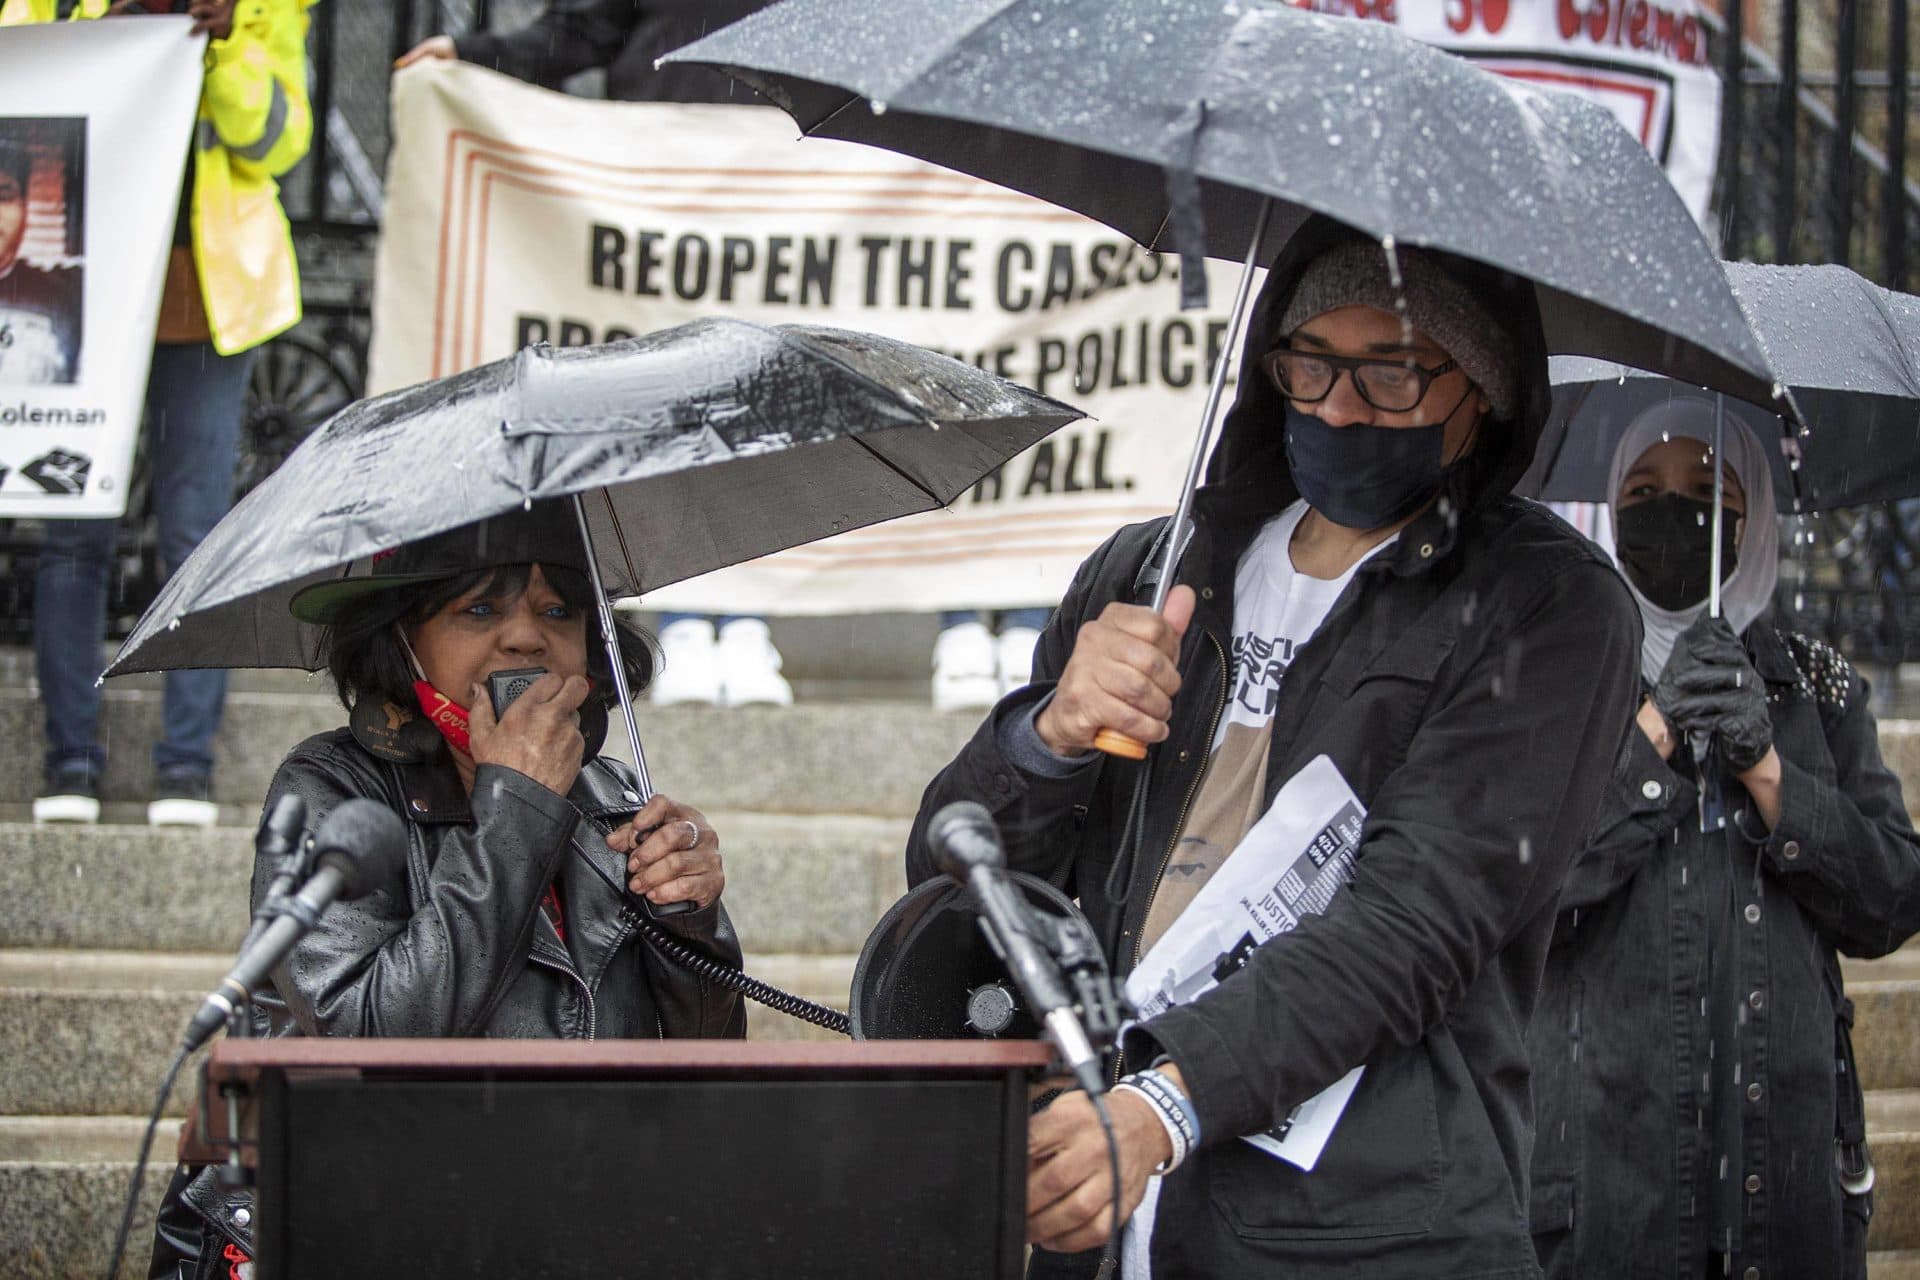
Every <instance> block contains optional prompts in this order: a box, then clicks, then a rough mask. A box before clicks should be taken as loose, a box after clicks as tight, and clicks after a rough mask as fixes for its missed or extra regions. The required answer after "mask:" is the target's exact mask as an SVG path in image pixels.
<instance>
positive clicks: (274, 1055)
mask: <svg viewBox="0 0 1920 1280" xmlns="http://www.w3.org/2000/svg"><path fill="white" fill-rule="evenodd" d="M1051 1057H1052V1050H1051V1049H1050V1048H1049V1046H1048V1045H1047V1044H1046V1043H1045V1042H1044V1041H1039V1040H1003V1041H996V1040H854V1041H807V1040H800V1041H780V1040H772V1041H769V1040H438V1039H430V1040H391V1039H359V1038H350V1037H332V1038H325V1037H314V1038H309V1037H304V1036H284V1037H276V1038H272V1039H260V1040H254V1039H240V1040H222V1041H221V1042H220V1043H218V1044H216V1045H215V1046H214V1047H213V1054H212V1056H211V1057H210V1058H208V1060H207V1066H206V1079H207V1081H208V1082H209V1083H214V1084H218V1083H223V1082H228V1081H250V1080H253V1079H255V1078H257V1077H258V1076H259V1075H260V1073H261V1071H262V1070H288V1071H296V1072H309V1071H312V1072H325V1073H328V1074H333V1073H337V1072H361V1071H374V1072H380V1073H383V1074H398V1075H421V1076H433V1075H473V1074H476V1073H480V1074H492V1073H501V1074H523V1073H539V1074H542V1075H549V1074H553V1075H576V1074H577V1075H582V1076H607V1075H618V1076H646V1075H686V1074H688V1073H693V1074H699V1075H708V1074H711V1075H735V1074H738V1075H753V1074H756V1073H761V1072H776V1073H780V1074H787V1075H791V1074H795V1073H800V1074H812V1073H815V1072H818V1073H820V1074H823V1075H863V1074H870V1073H876V1072H878V1073H885V1074H894V1073H909V1074H922V1073H924V1074H927V1075H979V1074H982V1073H994V1072H999V1071H1008V1070H1022V1069H1028V1068H1032V1069H1038V1068H1041V1067H1044V1066H1046V1065H1047V1063H1048V1062H1049V1061H1050V1060H1051Z"/></svg>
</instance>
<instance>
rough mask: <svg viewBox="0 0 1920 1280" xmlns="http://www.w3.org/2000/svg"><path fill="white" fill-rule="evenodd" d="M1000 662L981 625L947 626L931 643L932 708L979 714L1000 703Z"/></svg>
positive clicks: (987, 632)
mask: <svg viewBox="0 0 1920 1280" xmlns="http://www.w3.org/2000/svg"><path fill="white" fill-rule="evenodd" d="M999 672H1000V660H999V655H998V654H997V653H996V652H995V647H994V643H993V635H992V633H991V632H989V631H988V630H987V628H986V624H985V623H982V622H962V623H960V624H958V625H957V626H951V627H948V628H947V629H946V630H945V631H942V632H941V633H940V638H939V639H937V640H935V641H934V642H933V709H934V710H935V711H979V710H982V709H984V708H986V707H990V706H992V705H993V704H994V703H996V702H998V701H999V700H1000V674H999Z"/></svg>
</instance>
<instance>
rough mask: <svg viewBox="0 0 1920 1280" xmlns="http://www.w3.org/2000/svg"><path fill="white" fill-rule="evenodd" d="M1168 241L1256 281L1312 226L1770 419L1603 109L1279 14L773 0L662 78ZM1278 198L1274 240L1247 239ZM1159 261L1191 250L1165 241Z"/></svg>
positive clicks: (1657, 194)
mask: <svg viewBox="0 0 1920 1280" xmlns="http://www.w3.org/2000/svg"><path fill="white" fill-rule="evenodd" d="M665 61H667V62H697V63H702V64H705V65H708V66H712V67H714V68H715V69H717V70H720V71H724V72H726V73H727V74H729V75H732V76H734V77H735V78H737V79H739V80H741V81H744V82H745V83H747V84H749V85H751V86H752V87H753V88H755V89H757V90H759V91H760V92H761V93H763V94H764V95H766V97H767V98H768V99H769V100H771V101H772V102H774V103H776V104H778V105H779V106H781V107H782V108H784V109H785V110H786V111H787V112H788V113H789V114H790V115H792V116H793V118H794V119H795V121H796V122H798V124H799V125H800V127H801V129H802V130H803V131H804V132H805V133H806V134H808V135H809V136H813V137H827V138H842V139H849V140H852V141H856V142H865V143H870V144H872V145H875V146H880V147H886V148H888V149H890V150H893V151H899V152H902V153H904V154H907V155H912V156H917V157H919V158H921V159H924V160H928V161H931V162H933V163H935V164H939V165H943V166H945V167H947V168H950V169H958V170H961V171H963V172H965V173H969V174H973V175H975V176H977V177H981V178H986V179H988V180H990V181H993V182H997V183H999V184H1001V185H1002V186H1007V187H1012V188H1014V189H1016V190H1019V191H1024V192H1027V193H1029V194H1031V195H1035V196H1038V197H1040V198H1042V199H1044V200H1048V201H1051V202H1052V203H1054V204H1057V205H1060V206H1062V207H1064V208H1068V209H1073V210H1076V211H1078V212H1080V213H1083V214H1086V215H1087V216H1089V217H1092V218H1095V219H1098V220H1099V221H1101V222H1104V223H1106V224H1107V225H1109V226H1112V227H1114V228H1116V229H1117V230H1119V231H1122V232H1124V233H1126V234H1127V235H1130V236H1132V237H1133V238H1134V239H1135V240H1137V241H1139V242H1141V243H1142V244H1147V245H1155V244H1157V243H1164V241H1165V240H1166V236H1165V235H1164V234H1163V232H1164V231H1165V230H1166V229H1167V227H1168V224H1169V220H1170V218H1172V217H1173V202H1172V201H1170V200H1169V198H1168V186H1169V182H1168V179H1167V177H1166V174H1167V173H1168V172H1169V171H1171V172H1173V173H1174V174H1175V175H1176V178H1175V182H1174V185H1175V186H1176V187H1177V186H1178V185H1179V179H1178V176H1177V175H1180V174H1190V175H1192V176H1193V177H1194V178H1195V179H1197V182H1198V189H1199V201H1198V207H1199V210H1200V211H1201V212H1202V213H1203V215H1204V233H1203V235H1204V239H1203V243H1204V251H1205V252H1206V253H1207V254H1210V255H1212V256H1216V257H1225V258H1234V259H1238V258H1241V257H1243V256H1246V255H1247V254H1248V252H1249V245H1250V244H1251V245H1252V252H1253V256H1254V257H1255V259H1256V260H1259V261H1265V260H1267V258H1269V257H1270V256H1271V254H1272V253H1273V252H1274V251H1275V250H1276V249H1277V247H1278V246H1279V244H1280V243H1282V242H1283V241H1284V240H1285V239H1286V238H1287V237H1288V236H1289V235H1291V234H1292V232H1293V231H1294V230H1295V229H1296V228H1297V227H1298V226H1299V225H1300V223H1301V222H1302V221H1303V220H1304V219H1305V218H1306V217H1307V215H1309V214H1310V213H1321V214H1325V215H1328V216H1330V217H1333V218H1336V219H1338V220H1339V221H1341V222H1344V223H1346V224H1348V225H1349V226H1353V227H1356V228H1358V229H1360V230H1362V231H1365V232H1367V233H1369V234H1370V235H1373V236H1375V237H1378V238H1379V239H1380V240H1381V241H1382V242H1383V244H1385V245H1387V246H1388V252H1389V260H1390V261H1391V250H1392V247H1393V246H1395V245H1402V244H1404V245H1419V246H1422V247H1426V248H1434V249H1444V250H1448V251H1450V252H1453V253H1458V254H1461V255H1463V256H1466V257H1470V258H1476V259H1478V260H1480V261H1483V262H1486V263H1489V264H1491V265H1494V266H1497V267H1502V268H1505V269H1507V270H1509V271H1512V272H1513V273H1515V274H1517V275H1521V276H1524V277H1526V278H1527V279H1530V280H1533V281H1534V282H1536V284H1537V285H1538V286H1539V291H1540V303H1541V308H1540V309H1541V313H1542V315H1543V317H1544V319H1545V322H1546V325H1547V338H1548V345H1549V347H1550V348H1551V349H1552V350H1554V351H1561V352H1572V353H1578V354H1583V355H1592V356H1598V357H1601V358H1604V359H1610V360H1616V361H1619V362H1621V363H1625V364H1631V365H1635V366H1639V367H1643V368H1649V369H1656V370H1659V371H1660V372H1663V373H1668V374H1671V375H1673V376H1675V377H1679V378H1683V379H1685V380H1687V381H1690V382H1697V383H1701V384H1704V385H1710V386H1715V387H1719V388H1721V389H1723V390H1727V391H1731V392H1733V393H1735V394H1738V395H1746V396H1749V397H1751V398H1755V399H1761V400H1764V399H1765V398H1766V397H1767V395H1768V393H1769V392H1770V390H1771V388H1772V384H1773V381H1774V379H1773V375H1772V373H1771V371H1770V370H1769V369H1768V366H1767V363H1766V359H1765V356H1764V355H1763V353H1762V351H1761V349H1760V347H1759V346H1758V344H1757V343H1756V342H1755V340H1754V337H1753V334H1752V332H1751V331H1750V329H1749V328H1748V326H1747V324H1746V321H1745V319H1744V318H1743V317H1742V315H1741V313H1740V309H1739V307H1738V306H1737V305H1735V303H1734V301H1733V299H1732V297H1731V296H1730V294H1729V291H1728V289H1727V285H1726V282H1725V280H1724V279H1723V278H1722V276H1721V274H1720V271H1719V264H1718V262H1717V260H1716V258H1715V256H1714V253H1713V251H1712V248H1711V246H1709V244H1708V243H1707V241H1706V239H1705V237H1704V236H1702V235H1701V233H1700V230H1699V228H1698V227H1697V226H1696V225H1695V224H1694V222H1693V219H1692V217H1691V216H1690V215H1689V214H1688V212H1687V210H1686V207H1685V205H1684V204H1683V203H1682V202H1681V200H1680V198H1679V196H1678V195H1677V194H1676V193H1675V192H1674V190H1673V187H1672V185H1671V183H1670V182H1669V181H1668V180H1667V177H1666V174H1665V173H1664V172H1663V171H1662V170H1661V168H1660V166H1659V165H1658V164H1657V163H1655V162H1654V160H1653V158H1652V157H1651V156H1649V155H1648V154H1647V153H1646V151H1645V150H1644V149H1643V148H1642V147H1641V146H1640V144H1639V143H1638V142H1637V141H1636V140H1635V139H1634V137H1633V136H1632V135H1631V134H1630V133H1628V132H1627V131H1626V130H1625V129H1624V128H1622V127H1621V126H1620V124H1619V122H1618V121H1617V120H1616V119H1615V118H1614V116H1613V115H1612V113H1611V112H1609V111H1607V110H1606V109H1605V108H1603V107H1600V106H1597V105H1595V104H1593V103H1591V102H1588V101H1587V100H1585V99H1583V98H1579V97H1575V96H1573V95H1570V94H1563V93H1556V92H1553V91H1549V90H1541V89H1536V88H1534V87H1531V86H1528V85H1524V84H1521V83H1519V82H1517V81H1515V80H1512V79H1510V78H1506V77H1501V76H1496V75H1493V74H1491V73H1489V72H1486V71H1483V70H1481V69H1479V68H1478V67H1475V66H1473V65H1472V64H1471V63H1468V62H1466V61H1464V60H1463V59H1460V58H1457V57H1454V56H1453V55H1451V54H1448V53H1444V52H1442V51H1440V50H1438V49H1435V48H1433V47H1431V46H1428V45H1425V44H1422V43H1420V42H1419V41H1416V40H1413V39H1411V38H1410V37H1407V36H1404V35H1402V34H1401V33H1400V32H1398V31H1396V30H1394V29H1393V28H1391V27H1388V26H1386V25H1384V24H1379V23H1371V22H1358V21H1354V20H1351V19H1345V18H1329V17H1324V16H1321V15H1316V14H1312V13H1308V12H1305V11H1303V10H1300V9H1296V8H1294V7H1292V6H1290V5H1284V4H1278V3H1274V2H1273V0H1012V2H1011V3H1009V2H1008V0H970V2H961V0H785V2H784V3H781V4H776V5H773V6H772V7H770V8H767V9H764V10H761V11H760V12H758V13H755V14H751V15H749V16H747V17H746V18H743V19H741V20H740V21H738V22H736V23H734V24H733V25H731V26H728V27H725V28H723V29H722V30H720V31H717V32H715V33H713V34H712V35H709V36H706V37H704V38H702V39H700V40H697V41H695V42H694V43H692V44H690V45H687V46H686V47H685V48H683V49H680V50H678V51H676V52H674V53H672V54H669V55H668V56H667V58H666V59H665ZM1269 199H1271V201H1272V202H1273V210H1274V216H1273V218H1272V220H1271V226H1270V227H1268V228H1267V229H1266V230H1265V231H1264V232H1263V233H1262V234H1260V235H1257V236H1256V230H1257V229H1258V225H1259V223H1260V220H1261V211H1262V209H1263V208H1265V207H1266V206H1267V204H1268V202H1269ZM1173 230H1174V232H1175V233H1176V236H1175V247H1176V248H1192V247H1194V246H1193V245H1192V244H1191V243H1190V242H1183V238H1182V237H1180V236H1179V235H1178V234H1177V233H1178V232H1179V231H1180V230H1181V228H1180V227H1178V226H1174V227H1173Z"/></svg>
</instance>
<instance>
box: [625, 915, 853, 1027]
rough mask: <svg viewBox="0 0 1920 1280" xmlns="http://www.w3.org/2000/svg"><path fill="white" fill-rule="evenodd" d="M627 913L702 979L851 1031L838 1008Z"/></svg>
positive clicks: (653, 941)
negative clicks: (736, 965) (781, 985)
mask: <svg viewBox="0 0 1920 1280" xmlns="http://www.w3.org/2000/svg"><path fill="white" fill-rule="evenodd" d="M629 913H630V914H629V916H628V918H629V919H631V920H632V921H633V923H634V924H635V925H636V926H637V927H638V928H639V932H640V936H641V937H643V938H645V939H646V940H647V942H648V943H649V944H650V945H651V946H652V947H653V949H654V950H656V951H658V952H660V953H661V954H662V955H664V956H666V958H667V959H669V960H671V961H673V962H674V963H675V964H677V965H679V966H680V967H681V968H682V969H685V970H687V971H688V972H690V973H692V974H693V975H694V976H695V977H698V978H699V979H701V980H702V981H704V982H711V983H713V984H715V985H716V986H722V987H725V988H726V989H727V990H729V991H735V992H738V993H739V994H741V995H743V996H745V997H746V998H747V999H749V1000H752V1001H754V1002H756V1003H758V1004H763V1005H765V1006H766V1007H767V1008H769V1009H772V1010H775V1011H776V1012H779V1013H784V1014H786V1015H788V1016H789V1017H794V1018H799V1019H801V1020H802V1021H804V1022H811V1023H812V1024H813V1025H814V1026H816V1027H825V1028H826V1029H827V1030H829V1031H836V1032H838V1033H840V1034H841V1035H843V1036H850V1035H852V1034H853V1019H852V1018H850V1017H848V1016H847V1015H846V1014H844V1013H841V1012H840V1011H839V1010H838V1009H829V1008H828V1007H827V1006H826V1005H823V1004H815V1003H814V1002H813V1001H811V1000H808V999H806V998H805V997H803V996H796V995H794V994H793V993H792V992H791V991H782V990H781V989H780V988H778V987H776V986H774V985H773V984H772V983H768V982H762V981H760V979H758V978H751V977H748V976H747V975H746V974H745V973H743V972H741V971H740V970H738V969H736V968H734V967H733V966H732V965H730V964H725V963H723V962H721V961H719V960H715V959H714V958H713V957H712V956H704V955H701V954H700V953H699V952H698V951H696V950H694V949H693V948H692V947H689V946H688V945H687V944H685V943H684V942H681V941H680V940H679V939H678V938H675V937H673V936H672V935H671V934H669V933H668V932H667V931H666V930H664V929H662V928H661V927H660V926H659V925H657V924H655V923H654V922H653V921H651V920H649V919H647V918H646V917H645V916H643V915H641V914H639V913H638V912H634V911H632V909H631V908H629Z"/></svg>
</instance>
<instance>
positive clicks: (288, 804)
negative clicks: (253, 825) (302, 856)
mask: <svg viewBox="0 0 1920 1280" xmlns="http://www.w3.org/2000/svg"><path fill="white" fill-rule="evenodd" d="M306 826H307V802H306V801H305V800H302V799H301V798H300V797H299V796H297V795H295V794H293V793H292V792H291V791H289V792H287V793H286V794H284V795H282V796H281V797H280V798H279V799H278V800H275V801H274V802H273V807H272V808H271V809H268V810H267V813H266V816H265V817H263V818H262V819H260V831H259V834H257V835H256V836H255V837H254V841H253V843H254V848H255V850H256V851H257V852H259V853H260V854H261V855H262V856H264V857H269V858H281V857H285V856H286V855H287V854H288V853H290V852H291V851H292V850H293V847H294V846H295V845H296V844H298V843H299V842H300V837H301V836H302V835H304V834H306Z"/></svg>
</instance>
